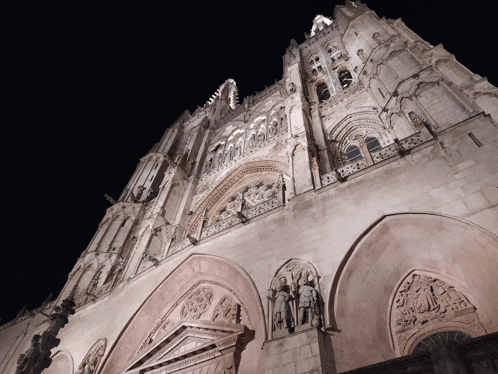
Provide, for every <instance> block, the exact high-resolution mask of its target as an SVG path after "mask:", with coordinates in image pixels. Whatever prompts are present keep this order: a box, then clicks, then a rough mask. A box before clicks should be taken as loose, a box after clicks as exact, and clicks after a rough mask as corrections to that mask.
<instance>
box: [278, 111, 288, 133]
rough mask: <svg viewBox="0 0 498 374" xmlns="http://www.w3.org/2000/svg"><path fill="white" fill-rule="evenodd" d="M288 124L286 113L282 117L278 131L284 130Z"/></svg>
mask: <svg viewBox="0 0 498 374" xmlns="http://www.w3.org/2000/svg"><path fill="white" fill-rule="evenodd" d="M286 126H287V114H284V115H283V116H282V118H280V125H279V129H278V132H280V131H282V130H284V128H285V127H286Z"/></svg>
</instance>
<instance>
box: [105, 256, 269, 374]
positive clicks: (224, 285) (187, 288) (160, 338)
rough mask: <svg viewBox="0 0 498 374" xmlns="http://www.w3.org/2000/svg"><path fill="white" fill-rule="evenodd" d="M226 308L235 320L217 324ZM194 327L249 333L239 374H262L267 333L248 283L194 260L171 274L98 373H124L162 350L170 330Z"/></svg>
mask: <svg viewBox="0 0 498 374" xmlns="http://www.w3.org/2000/svg"><path fill="white" fill-rule="evenodd" d="M198 293H200V294H202V295H201V296H202V299H203V300H201V301H203V302H202V308H197V306H196V305H192V300H194V301H195V300H196V299H199V297H200V296H199V295H200V294H199V295H197V294H198ZM227 300H230V301H229V302H227ZM228 304H233V305H236V306H237V308H239V309H240V313H239V315H238V319H237V318H235V317H234V319H233V320H230V318H228V319H224V320H220V318H219V312H220V308H221V309H223V308H225V309H226V308H228ZM201 309H202V310H201ZM228 314H230V313H228ZM204 321H205V322H204ZM192 323H194V325H195V327H194V328H201V329H203V328H204V327H202V326H203V325H206V326H208V327H209V326H210V325H211V324H213V323H214V324H223V323H225V324H226V323H231V324H233V326H241V327H240V328H243V327H245V328H246V329H247V330H249V331H250V339H249V340H250V341H249V342H248V343H247V345H246V346H245V350H244V351H243V352H242V355H241V357H240V358H239V363H240V369H239V371H238V373H242V374H245V373H254V372H261V371H262V370H263V369H262V367H263V364H264V362H263V361H264V360H263V359H262V356H261V355H262V350H261V349H260V348H261V346H262V344H263V342H264V341H265V337H266V330H265V322H264V314H263V309H262V304H261V301H260V299H259V296H258V293H257V290H256V287H255V285H254V283H253V281H252V279H251V278H250V277H249V275H248V274H247V273H246V272H245V271H244V270H243V269H242V268H240V267H239V266H238V265H236V264H234V263H233V262H230V261H228V260H225V259H222V258H220V257H215V256H210V255H201V254H194V255H191V256H190V257H188V258H187V259H186V260H185V261H184V262H183V263H182V264H180V265H179V266H178V267H177V268H176V269H175V270H173V271H172V272H171V273H170V274H169V275H168V276H167V277H166V279H164V281H162V283H161V284H160V285H159V286H158V287H157V288H156V289H155V290H154V291H153V292H152V293H151V295H150V296H149V297H148V298H147V300H146V301H145V302H144V303H143V304H142V306H141V307H140V308H139V309H138V310H137V312H136V313H135V315H134V316H133V317H132V318H131V320H130V321H129V323H128V324H127V326H126V328H125V329H124V330H123V331H122V333H121V335H120V337H119V338H118V339H117V341H116V342H115V343H114V345H113V347H112V348H111V352H110V354H109V356H108V358H107V359H106V361H105V363H104V365H103V369H102V370H101V373H105V374H120V373H122V372H124V371H125V370H127V369H128V368H129V365H130V362H134V361H137V358H140V357H141V356H143V355H144V354H147V352H148V351H150V349H149V347H151V348H153V347H154V345H155V344H164V343H163V342H165V341H166V340H164V339H166V338H168V335H171V333H172V329H177V330H178V331H180V330H181V331H184V330H185V329H186V327H185V326H190V327H188V329H190V330H191V329H192V328H193V327H192V326H193V325H192ZM199 324H200V325H199ZM208 327H206V329H207V328H208ZM209 328H210V327H209ZM234 328H235V327H234ZM240 328H238V330H237V329H236V330H237V331H239V330H240ZM234 331H235V330H234ZM173 333H175V332H174V331H173ZM168 339H169V338H168ZM239 363H236V365H235V366H239ZM233 373H236V371H233Z"/></svg>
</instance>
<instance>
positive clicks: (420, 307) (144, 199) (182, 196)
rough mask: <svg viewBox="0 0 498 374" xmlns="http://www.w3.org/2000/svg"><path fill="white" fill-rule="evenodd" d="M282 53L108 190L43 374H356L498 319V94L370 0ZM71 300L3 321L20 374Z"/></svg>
mask: <svg viewBox="0 0 498 374" xmlns="http://www.w3.org/2000/svg"><path fill="white" fill-rule="evenodd" d="M297 31H299V30H297ZM283 61H284V71H283V77H282V79H281V80H279V81H277V82H276V83H275V84H273V85H272V86H270V87H268V88H267V89H265V90H264V91H262V92H260V93H258V94H256V95H254V96H250V97H246V98H244V99H243V101H242V103H240V104H239V101H238V97H237V86H236V83H235V82H234V81H233V80H231V79H228V80H227V81H226V82H224V83H223V84H222V85H221V86H220V87H219V89H218V90H217V91H215V93H214V95H213V96H212V98H211V99H210V100H209V101H208V102H207V103H206V104H205V105H204V106H203V107H202V108H201V107H199V108H198V109H197V110H196V111H195V112H194V113H189V112H188V111H186V112H185V113H183V114H182V115H181V116H180V118H179V119H178V120H177V121H176V122H175V123H174V124H173V125H172V126H170V127H169V128H168V129H167V130H166V132H165V134H164V136H163V138H162V139H160V141H159V142H158V143H157V144H156V145H154V147H153V148H152V149H151V150H150V152H149V153H148V154H147V155H145V156H144V157H143V158H142V159H141V160H140V163H139V165H138V167H137V169H136V171H135V173H134V174H133V176H132V178H131V179H130V181H129V183H128V185H127V186H126V188H125V189H124V191H123V193H122V195H121V196H120V197H119V198H118V199H117V200H114V199H112V198H111V197H109V200H110V202H111V204H112V206H111V207H109V209H108V210H107V212H106V214H105V216H104V218H103V220H102V222H101V223H100V225H99V228H98V230H97V232H96V234H95V236H94V238H93V239H92V241H91V242H90V244H89V245H88V248H87V249H86V250H85V251H84V252H83V253H82V255H81V257H80V258H79V259H78V260H77V262H76V265H75V266H74V269H73V270H72V271H71V272H70V274H69V278H68V281H67V284H66V286H65V288H64V289H63V290H62V292H61V294H60V295H59V297H58V299H57V302H56V303H55V304H58V303H60V301H61V300H63V299H64V298H65V297H67V295H68V294H69V293H70V292H71V290H72V289H73V288H74V287H75V286H77V289H76V297H75V302H76V313H75V315H74V316H71V317H70V318H69V324H68V325H67V326H66V327H65V328H64V329H63V330H61V332H60V333H59V338H60V339H61V343H60V345H59V346H58V347H57V348H55V349H54V350H52V354H53V356H52V358H53V362H52V365H51V366H50V368H49V369H47V370H46V371H45V372H44V373H58V374H72V373H79V374H90V373H105V374H122V373H128V374H138V373H141V374H142V373H150V374H155V373H185V374H186V373H192V374H193V373H241V374H249V373H268V374H277V373H286V374H287V373H291V374H292V373H296V374H301V373H321V372H323V373H341V372H345V371H348V370H352V369H357V368H360V367H363V366H366V365H371V364H376V363H380V362H383V361H386V360H390V359H394V358H397V357H401V356H406V355H410V354H412V353H416V352H418V351H421V352H427V351H428V350H429V351H430V350H431V348H430V347H428V346H427V344H428V343H427V342H428V341H430V339H429V340H428V338H429V337H432V336H439V337H442V336H446V337H449V336H450V337H452V339H453V340H455V341H458V342H460V341H461V340H462V341H464V340H467V339H468V340H470V339H471V338H474V337H479V336H483V335H487V334H491V333H495V332H497V331H498V272H497V271H496V269H498V237H497V234H498V188H497V187H498V122H497V121H498V90H497V88H496V87H494V86H493V85H491V84H490V83H489V82H488V81H487V80H486V78H482V77H480V76H478V75H476V74H473V73H472V72H470V71H469V70H468V69H466V68H465V67H464V66H462V65H461V64H460V63H459V62H458V61H457V60H456V59H455V56H453V55H451V54H450V53H448V52H447V51H446V50H445V49H444V48H443V46H442V45H437V46H432V45H430V44H429V43H427V42H425V41H424V40H422V39H420V37H418V36H417V35H416V34H415V33H414V32H413V31H411V30H410V29H409V28H408V27H407V26H406V25H405V24H404V23H403V22H402V21H401V20H400V19H398V20H390V19H384V18H382V19H381V18H379V17H378V16H377V15H376V14H375V13H374V12H373V11H371V10H370V9H368V8H367V7H366V6H365V5H364V4H362V3H360V2H349V1H348V2H346V4H345V5H341V6H337V7H336V8H335V11H334V16H333V18H327V17H324V16H317V17H316V18H315V19H314V21H313V26H312V30H311V33H310V34H309V35H307V40H306V41H304V42H303V43H301V44H298V43H297V42H295V41H294V40H292V41H291V43H290V46H289V47H288V48H287V50H286V51H285V54H284V57H283ZM53 305H54V303H49V304H46V305H45V306H44V307H43V308H41V309H37V310H35V311H33V312H31V313H25V314H22V315H20V316H19V317H18V318H17V319H16V320H15V321H11V322H8V323H6V324H4V325H3V326H1V327H0V341H1V344H0V360H1V362H0V372H1V373H14V372H15V366H16V361H17V357H18V356H19V354H21V353H23V352H24V351H25V350H26V349H27V348H28V347H29V342H30V340H31V336H32V335H33V334H34V333H36V332H37V331H40V330H41V329H42V328H43V321H44V319H45V317H44V316H43V314H42V312H44V313H45V314H48V313H49V312H50V311H51V308H52V307H53ZM444 334H446V335H444ZM489 365H491V366H489V367H492V365H496V363H495V364H493V363H492V361H489ZM483 372H484V371H483Z"/></svg>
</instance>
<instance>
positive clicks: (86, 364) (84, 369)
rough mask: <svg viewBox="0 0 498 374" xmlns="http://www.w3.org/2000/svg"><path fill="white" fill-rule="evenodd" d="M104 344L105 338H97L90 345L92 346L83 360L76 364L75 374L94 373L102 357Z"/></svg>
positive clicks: (105, 343)
mask: <svg viewBox="0 0 498 374" xmlns="http://www.w3.org/2000/svg"><path fill="white" fill-rule="evenodd" d="M106 345H107V340H106V339H99V340H98V341H97V342H96V343H95V344H94V345H93V346H92V348H90V350H89V351H88V353H87V354H86V356H85V358H84V359H83V361H81V364H80V365H79V366H78V370H77V371H76V373H75V374H93V373H95V372H96V370H97V368H98V366H99V363H100V361H101V359H102V356H104V352H105V347H106Z"/></svg>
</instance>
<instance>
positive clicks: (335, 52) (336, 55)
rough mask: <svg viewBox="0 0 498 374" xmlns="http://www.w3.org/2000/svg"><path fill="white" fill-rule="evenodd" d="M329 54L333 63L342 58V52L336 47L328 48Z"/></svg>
mask: <svg viewBox="0 0 498 374" xmlns="http://www.w3.org/2000/svg"><path fill="white" fill-rule="evenodd" d="M327 54H328V55H329V57H330V60H332V62H335V61H337V60H339V59H340V58H341V57H342V51H341V50H340V49H339V48H338V47H337V46H335V45H333V46H329V47H327Z"/></svg>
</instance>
